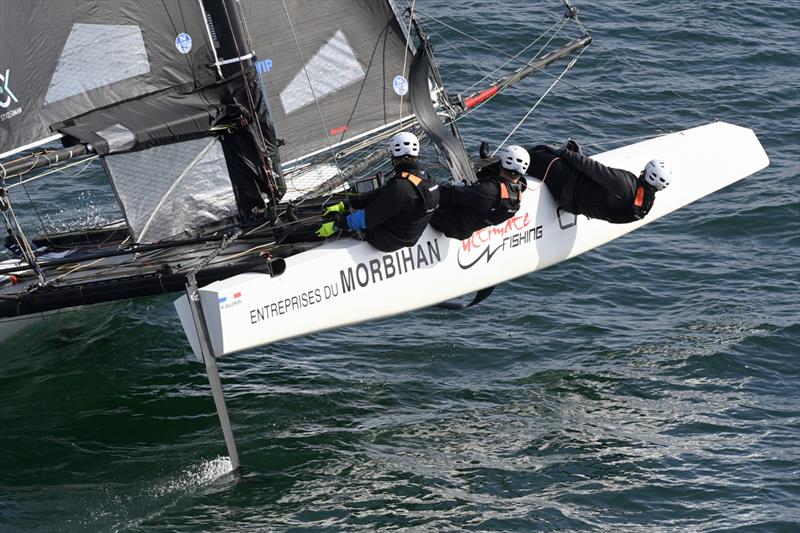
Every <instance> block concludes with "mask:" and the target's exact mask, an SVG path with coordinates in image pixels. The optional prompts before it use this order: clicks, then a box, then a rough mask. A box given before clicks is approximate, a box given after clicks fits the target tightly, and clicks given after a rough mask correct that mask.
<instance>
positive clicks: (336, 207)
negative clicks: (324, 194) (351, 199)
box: [322, 202, 345, 218]
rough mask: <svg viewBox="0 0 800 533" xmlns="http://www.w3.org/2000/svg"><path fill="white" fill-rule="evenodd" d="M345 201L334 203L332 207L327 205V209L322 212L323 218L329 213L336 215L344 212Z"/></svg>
mask: <svg viewBox="0 0 800 533" xmlns="http://www.w3.org/2000/svg"><path fill="white" fill-rule="evenodd" d="M344 209H345V208H344V202H339V203H338V204H333V205H332V206H330V207H326V208H325V211H324V212H323V213H322V216H323V218H324V217H327V216H328V215H335V214H338V213H344Z"/></svg>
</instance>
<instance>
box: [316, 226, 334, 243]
mask: <svg viewBox="0 0 800 533" xmlns="http://www.w3.org/2000/svg"><path fill="white" fill-rule="evenodd" d="M335 233H336V222H326V223H324V224H323V225H321V226H320V227H319V229H318V230H317V231H316V236H317V237H320V238H323V239H326V238H328V237H330V236H331V235H333V234H335Z"/></svg>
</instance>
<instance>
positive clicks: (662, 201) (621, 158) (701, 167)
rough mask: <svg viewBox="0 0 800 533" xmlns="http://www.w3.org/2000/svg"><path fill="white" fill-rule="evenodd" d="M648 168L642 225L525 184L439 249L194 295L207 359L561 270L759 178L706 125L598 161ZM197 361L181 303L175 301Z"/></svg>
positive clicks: (728, 140) (321, 251) (301, 270)
mask: <svg viewBox="0 0 800 533" xmlns="http://www.w3.org/2000/svg"><path fill="white" fill-rule="evenodd" d="M653 158H659V159H663V160H665V161H668V162H669V164H670V166H671V167H672V169H673V181H672V184H671V185H670V187H669V188H668V189H666V190H664V191H662V192H660V193H659V194H658V198H657V201H656V202H655V205H654V206H653V209H652V210H651V211H650V213H649V215H648V216H647V218H646V219H644V220H642V221H638V222H635V223H631V224H611V223H608V222H605V221H601V220H589V219H587V218H586V217H584V216H582V215H581V216H575V215H573V214H570V213H565V212H562V211H561V210H560V209H559V207H558V205H557V204H556V203H555V202H554V201H553V198H552V196H551V195H550V193H549V191H548V190H547V188H546V186H540V185H541V184H540V182H538V181H537V180H535V179H530V180H529V188H528V191H527V192H526V193H525V194H524V196H523V202H522V206H521V208H520V210H519V212H518V213H517V215H516V216H515V217H514V218H513V219H511V220H508V221H506V222H505V223H503V224H501V225H498V226H494V227H490V228H485V229H483V230H479V231H477V232H475V234H473V235H472V237H470V238H469V239H466V240H464V241H457V240H454V239H448V238H447V237H445V236H444V235H443V234H442V233H440V232H438V231H435V230H434V229H432V228H430V227H429V228H428V229H427V230H426V231H425V233H424V234H423V235H422V237H421V238H420V240H419V241H418V243H417V244H416V245H415V246H413V247H410V248H404V249H402V250H398V251H396V252H392V253H383V252H379V251H377V250H375V249H374V248H372V247H371V246H370V245H369V244H367V243H365V242H360V241H356V240H354V239H350V238H342V239H339V240H337V241H333V242H329V243H326V244H324V245H323V246H320V247H318V248H315V249H313V250H310V251H306V252H303V253H300V254H297V255H295V256H292V257H289V258H287V259H286V269H285V271H284V272H283V273H282V274H281V275H279V276H274V277H270V276H269V275H267V274H256V273H245V274H239V275H236V276H233V277H231V278H228V279H224V280H221V281H217V282H214V283H211V284H210V285H208V286H206V287H203V288H202V289H200V291H199V293H200V301H201V304H202V309H203V314H204V316H205V320H206V325H207V329H208V333H209V338H210V341H211V347H212V349H213V352H214V355H215V356H220V355H225V354H230V353H233V352H236V351H240V350H245V349H248V348H253V347H256V346H261V345H265V344H270V343H273V342H276V341H280V340H284V339H289V338H292V337H297V336H300V335H305V334H308V333H313V332H317V331H323V330H327V329H332V328H337V327H341V326H346V325H350V324H357V323H360V322H365V321H368V320H374V319H380V318H385V317H389V316H392V315H397V314H400V313H405V312H408V311H413V310H415V309H420V308H424V307H428V306H431V305H434V304H437V303H440V302H442V301H445V300H449V299H452V298H455V297H458V296H462V295H464V294H468V293H471V292H475V291H477V290H480V289H482V288H485V287H490V286H492V285H496V284H498V283H502V282H504V281H508V280H511V279H514V278H517V277H519V276H522V275H525V274H528V273H530V272H534V271H537V270H541V269H543V268H546V267H549V266H551V265H554V264H557V263H560V262H561V261H565V260H567V259H570V258H572V257H575V256H577V255H580V254H582V253H584V252H586V251H588V250H591V249H593V248H596V247H598V246H601V245H603V244H605V243H607V242H609V241H611V240H613V239H616V238H618V237H621V236H622V235H625V234H626V233H629V232H631V231H634V230H636V229H638V228H640V227H642V226H644V225H646V224H649V223H650V222H653V221H655V220H657V219H658V218H660V217H662V216H664V215H666V214H668V213H671V212H672V211H675V210H676V209H679V208H681V207H683V206H685V205H687V204H690V203H692V202H694V201H696V200H698V199H700V198H702V197H704V196H706V195H708V194H710V193H712V192H714V191H716V190H718V189H721V188H723V187H726V186H728V185H730V184H732V183H735V182H736V181H739V180H740V179H743V178H745V177H747V176H749V175H750V174H753V173H754V172H757V171H759V170H761V169H763V168H765V167H766V166H767V165H768V164H769V159H768V157H767V155H766V153H765V152H764V149H763V148H762V146H761V144H760V143H759V141H758V139H757V138H756V136H755V134H754V133H753V131H752V130H749V129H746V128H742V127H739V126H735V125H732V124H727V123H723V122H716V123H712V124H707V125H704V126H700V127H696V128H692V129H688V130H685V131H681V132H676V133H672V134H669V135H665V136H662V137H658V138H655V139H650V140H647V141H643V142H640V143H636V144H633V145H629V146H624V147H622V148H618V149H615V150H611V151H608V152H604V153H601V154H597V155H596V156H594V159H596V160H597V161H599V162H601V163H603V164H605V165H609V166H612V167H617V168H624V169H627V170H629V171H631V172H634V173H638V172H639V171H640V170H641V169H642V168H643V167H644V165H645V163H646V162H647V161H649V160H650V159H653ZM175 307H176V309H177V311H178V315H179V317H180V320H181V324H182V325H183V328H184V330H185V332H186V335H187V337H188V339H189V341H190V343H191V345H192V349H193V350H194V352H195V354H196V355H198V357H199V353H200V351H199V343H198V336H197V332H196V329H195V326H194V322H193V318H192V313H191V309H190V306H189V304H188V300H187V297H186V296H183V297H181V298H179V299H178V300H176V301H175Z"/></svg>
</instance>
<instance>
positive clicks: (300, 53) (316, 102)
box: [281, 0, 342, 174]
mask: <svg viewBox="0 0 800 533" xmlns="http://www.w3.org/2000/svg"><path fill="white" fill-rule="evenodd" d="M281 3H282V4H283V10H284V11H285V12H286V20H287V21H289V29H290V30H292V37H294V44H295V46H296V47H297V55H299V56H300V61H302V63H303V73H304V74H305V75H306V80H307V81H308V88H309V89H310V90H311V96H312V97H313V98H314V105H315V106H316V107H317V113H319V120H320V122H321V123H322V128H323V129H324V130H325V138H326V139H327V141H328V146H329V147H330V150H331V155H332V156H333V164H334V165H336V169H337V170H338V171H339V173H340V174H341V173H342V169H341V168H340V167H339V161H337V160H336V152H335V151H334V150H333V142H331V137H330V135H329V134H328V127H327V126H326V125H325V118H324V117H323V116H322V108H321V107H320V106H319V100H318V99H317V94H316V92H314V85H313V84H312V83H311V76H310V75H309V74H308V68H307V66H306V60H305V58H304V57H303V52H302V50H300V42H299V41H298V40H297V33H296V32H295V31H294V24H292V18H291V16H289V8H288V7H286V0H281Z"/></svg>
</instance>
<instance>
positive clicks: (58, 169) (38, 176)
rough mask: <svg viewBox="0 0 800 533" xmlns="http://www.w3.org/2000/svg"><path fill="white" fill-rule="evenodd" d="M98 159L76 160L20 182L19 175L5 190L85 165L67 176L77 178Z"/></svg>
mask: <svg viewBox="0 0 800 533" xmlns="http://www.w3.org/2000/svg"><path fill="white" fill-rule="evenodd" d="M98 157H100V156H98V155H94V156H92V157H90V158H88V160H83V159H81V160H78V161H73V162H72V163H69V164H66V165H64V166H61V167H56V168H53V169H50V170H48V171H46V172H42V173H41V174H37V175H36V176H34V177H32V178H28V179H26V180H25V181H23V180H22V175H19V176H18V177H19V181H18V182H17V183H10V184H8V186H7V187H6V188H7V189H13V188H14V187H19V186H20V185H22V186H24V185H25V184H26V183H30V182H32V181H34V180H38V179H39V178H43V177H45V176H49V175H50V174H55V173H56V172H61V171H62V170H66V169H68V168H71V167H74V166H77V165H80V164H83V163H85V164H86V166H84V167H83V168H82V169H80V170H79V171H78V172H76V173H75V174H73V175H71V176H67V177H69V178H77V177H78V176H80V175H81V174H83V172H84V171H86V169H88V168H89V166H90V165H91V162H92V161H94V160H95V159H97V158H98Z"/></svg>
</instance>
